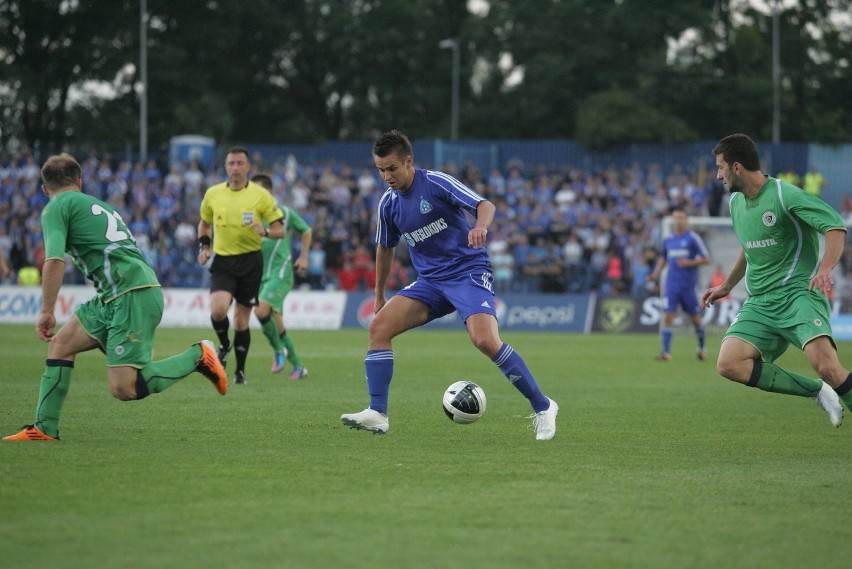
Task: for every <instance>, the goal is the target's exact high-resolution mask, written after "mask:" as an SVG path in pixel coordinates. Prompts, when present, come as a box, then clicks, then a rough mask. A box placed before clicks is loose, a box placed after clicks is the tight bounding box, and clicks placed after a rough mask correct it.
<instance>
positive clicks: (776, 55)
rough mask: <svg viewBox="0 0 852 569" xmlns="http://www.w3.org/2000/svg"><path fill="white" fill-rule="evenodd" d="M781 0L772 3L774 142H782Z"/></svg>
mask: <svg viewBox="0 0 852 569" xmlns="http://www.w3.org/2000/svg"><path fill="white" fill-rule="evenodd" d="M780 13H781V0H775V2H773V5H772V142H773V143H774V144H778V143H779V142H781V38H780V36H781V31H780V25H779V19H780V18H779V16H780Z"/></svg>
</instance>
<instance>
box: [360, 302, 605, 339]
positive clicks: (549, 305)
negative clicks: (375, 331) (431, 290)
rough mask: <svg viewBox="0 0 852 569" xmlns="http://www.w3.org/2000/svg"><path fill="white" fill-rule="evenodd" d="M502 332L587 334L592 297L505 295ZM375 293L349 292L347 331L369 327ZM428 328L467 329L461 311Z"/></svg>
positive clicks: (500, 313) (500, 318) (500, 315)
mask: <svg viewBox="0 0 852 569" xmlns="http://www.w3.org/2000/svg"><path fill="white" fill-rule="evenodd" d="M495 304H496V308H497V320H498V321H499V322H500V329H501V330H504V331H505V330H519V331H520V330H525V331H541V332H584V331H585V327H586V319H587V315H588V312H589V296H588V295H583V294H559V295H555V294H550V295H548V294H517V293H513V294H503V295H499V296H497V297H495ZM374 308H375V297H374V296H373V294H372V293H349V294H348V295H347V299H346V312H345V314H344V316H343V327H344V328H359V327H360V328H367V327H368V326H369V325H370V321H371V320H372V319H373V316H374V314H373V310H374ZM425 328H437V329H463V328H464V324H463V323H462V321H461V319H460V318H459V315H458V313H457V312H453V313H452V314H448V315H447V316H444V317H443V318H439V319H437V320H433V321H432V322H430V323H429V324H427V325H426V326H425Z"/></svg>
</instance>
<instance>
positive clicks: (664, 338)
mask: <svg viewBox="0 0 852 569" xmlns="http://www.w3.org/2000/svg"><path fill="white" fill-rule="evenodd" d="M672 227H673V230H674V232H673V233H672V234H671V235H670V236H669V237H667V238H666V240H665V241H663V250H662V254H661V255H660V258H659V260H658V261H657V266H656V267H655V268H654V271H653V272H652V273H651V274H650V275H648V279H649V280H657V279H658V278H659V277H660V272H661V271H662V270H663V268H664V267H666V265H668V267H669V270H668V273H667V275H666V286H665V287H664V289H663V295H662V300H663V313H664V314H663V326H662V329H661V330H660V337H661V342H662V344H663V351H662V353H661V354H660V356H659V357H658V358H657V359H659V360H663V361H668V360H670V359H672V356H671V353H672V352H671V347H672V322H673V321H674V317H675V313H677V309H678V307H679V306H680V307H681V308H683V311H684V312H686V313H687V314H689V316H690V317H691V318H692V323H693V324H694V325H695V335H696V336H697V337H698V353H697V355H698V359H699V360H702V361H703V360H704V359H705V358H706V357H707V352H706V351H705V349H704V326H703V324H702V323H701V306H700V305H699V303H698V294H697V292H696V288H697V286H698V267H700V266H701V265H706V264H707V263H709V262H710V253H708V252H707V247H705V246H704V241H702V240H701V237H699V235H698V234H697V233H695V232H694V231H692V230H690V229H689V217H687V215H686V211H684V210H683V209H677V208H675V209H674V210H672Z"/></svg>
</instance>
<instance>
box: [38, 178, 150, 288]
mask: <svg viewBox="0 0 852 569" xmlns="http://www.w3.org/2000/svg"><path fill="white" fill-rule="evenodd" d="M41 227H42V232H43V233H44V251H45V259H62V260H64V259H65V253H68V254H69V255H71V257H73V259H74V264H75V265H77V267H78V268H79V269H80V271H81V272H82V273H83V274H84V275H86V278H88V279H89V280H91V281H92V282H93V283H94V284H95V289H96V290H97V291H98V296H99V297H100V299H101V300H102V301H103V302H110V301H111V300H113V299H115V298H116V297H117V296H120V295H122V294H124V293H125V292H127V291H129V290H133V289H136V288H145V287H154V286H160V283H159V281H158V280H157V275H156V274H155V273H154V270H153V269H152V268H151V267H150V266H149V265H148V263H147V262H146V261H145V257H144V256H143V255H142V252H141V251H140V250H139V248H138V247H137V246H136V241H135V240H134V239H133V235H131V234H130V230H129V229H127V226H126V225H125V224H124V221H123V220H122V219H121V216H120V215H119V214H118V212H116V211H115V209H113V207H112V206H111V205H109V204H107V203H104V202H102V201H101V200H99V199H97V198H94V197H92V196H90V195H88V194H84V193H83V192H79V191H64V192H61V193H59V194H58V195H55V196H54V197H53V198H51V199H50V201H49V202H48V203H47V205H46V206H45V207H44V210H42V212H41Z"/></svg>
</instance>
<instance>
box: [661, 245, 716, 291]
mask: <svg viewBox="0 0 852 569" xmlns="http://www.w3.org/2000/svg"><path fill="white" fill-rule="evenodd" d="M663 255H665V257H666V265H667V266H668V274H667V276H666V293H667V294H669V293H672V292H674V291H695V288H696V287H697V286H698V267H679V266H678V264H677V261H678V259H698V258H705V259H706V258H709V257H710V253H709V252H708V251H707V247H705V246H704V241H702V240H701V237H699V236H698V234H697V233H695V232H694V231H690V230H688V231H686V232H685V233H683V234H681V235H670V236H669V237H667V238H666V240H665V241H663Z"/></svg>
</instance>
